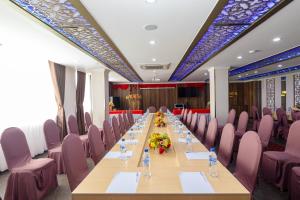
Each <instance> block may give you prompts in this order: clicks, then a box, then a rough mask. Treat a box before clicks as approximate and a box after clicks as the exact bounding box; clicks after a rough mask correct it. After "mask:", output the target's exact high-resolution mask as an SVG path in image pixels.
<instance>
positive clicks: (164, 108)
mask: <svg viewBox="0 0 300 200" xmlns="http://www.w3.org/2000/svg"><path fill="white" fill-rule="evenodd" d="M159 110H160V111H161V112H163V113H166V112H168V108H167V106H161V107H160V108H159Z"/></svg>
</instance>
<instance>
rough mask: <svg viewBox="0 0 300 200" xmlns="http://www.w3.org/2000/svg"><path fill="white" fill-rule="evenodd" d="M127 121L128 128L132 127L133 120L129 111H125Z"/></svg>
mask: <svg viewBox="0 0 300 200" xmlns="http://www.w3.org/2000/svg"><path fill="white" fill-rule="evenodd" d="M127 119H128V122H129V126H132V125H133V124H134V118H133V114H132V112H131V111H130V110H128V111H127Z"/></svg>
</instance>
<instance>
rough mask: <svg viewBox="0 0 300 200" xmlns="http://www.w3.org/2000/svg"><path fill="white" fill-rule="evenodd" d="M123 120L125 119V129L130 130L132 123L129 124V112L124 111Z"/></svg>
mask: <svg viewBox="0 0 300 200" xmlns="http://www.w3.org/2000/svg"><path fill="white" fill-rule="evenodd" d="M123 121H124V125H125V126H124V127H125V130H126V131H128V130H129V129H130V124H129V121H128V118H127V114H126V113H125V112H124V113H123Z"/></svg>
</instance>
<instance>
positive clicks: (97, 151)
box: [88, 125, 106, 165]
mask: <svg viewBox="0 0 300 200" xmlns="http://www.w3.org/2000/svg"><path fill="white" fill-rule="evenodd" d="M88 136H89V138H90V153H91V158H92V160H93V161H94V163H95V165H96V164H97V163H98V162H99V161H100V160H101V159H102V158H103V157H104V155H105V153H106V152H105V146H104V143H103V141H102V139H101V133H100V131H99V129H98V128H97V127H96V126H95V125H91V126H90V127H89V130H88Z"/></svg>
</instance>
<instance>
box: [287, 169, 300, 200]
mask: <svg viewBox="0 0 300 200" xmlns="http://www.w3.org/2000/svg"><path fill="white" fill-rule="evenodd" d="M289 194H290V199H291V200H299V199H300V167H293V169H292V173H291V181H290V183H289Z"/></svg>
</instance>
